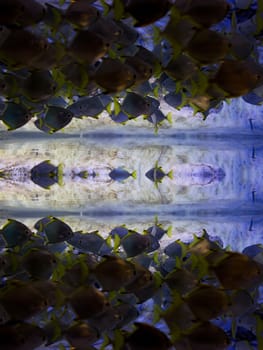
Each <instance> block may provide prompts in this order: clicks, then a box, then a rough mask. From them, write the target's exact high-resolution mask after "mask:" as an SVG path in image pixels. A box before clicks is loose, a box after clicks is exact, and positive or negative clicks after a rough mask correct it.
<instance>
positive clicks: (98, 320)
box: [89, 306, 121, 334]
mask: <svg viewBox="0 0 263 350" xmlns="http://www.w3.org/2000/svg"><path fill="white" fill-rule="evenodd" d="M120 319H121V315H120V314H119V312H118V311H117V310H116V308H115V307H112V306H109V307H108V308H107V309H106V310H105V311H104V312H103V313H101V314H99V315H97V316H94V317H92V318H90V319H89V325H90V326H91V327H93V328H95V329H96V330H97V331H98V333H99V334H102V333H103V332H108V331H111V330H113V329H115V328H116V327H117V324H118V322H119V321H120Z"/></svg>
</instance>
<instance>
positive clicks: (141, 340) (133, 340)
mask: <svg viewBox="0 0 263 350" xmlns="http://www.w3.org/2000/svg"><path fill="white" fill-rule="evenodd" d="M134 325H135V327H136V329H135V331H134V332H132V333H131V334H129V335H128V336H126V337H125V345H126V349H130V350H148V349H149V350H150V349H151V350H168V349H170V347H171V341H170V339H169V338H168V337H167V335H166V334H165V333H163V332H162V331H160V330H159V329H158V328H156V327H154V326H152V325H150V324H147V323H140V322H134Z"/></svg>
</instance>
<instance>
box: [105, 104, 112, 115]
mask: <svg viewBox="0 0 263 350" xmlns="http://www.w3.org/2000/svg"><path fill="white" fill-rule="evenodd" d="M111 107H112V103H111V102H110V103H109V104H108V105H107V106H106V108H105V109H106V111H107V112H108V114H111Z"/></svg>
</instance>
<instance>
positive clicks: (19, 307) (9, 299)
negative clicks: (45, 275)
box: [0, 280, 48, 321]
mask: <svg viewBox="0 0 263 350" xmlns="http://www.w3.org/2000/svg"><path fill="white" fill-rule="evenodd" d="M0 303H1V305H2V306H3V307H4V308H5V310H6V311H7V313H8V314H9V316H10V318H11V320H14V321H21V320H26V319H29V318H30V317H32V316H35V315H37V314H38V313H40V312H41V311H43V310H44V309H46V308H47V306H48V303H47V300H46V299H45V298H44V297H43V296H42V295H41V294H40V293H39V292H38V290H36V289H35V288H33V287H32V286H31V284H30V282H28V283H26V282H22V281H19V280H11V281H10V283H9V284H8V285H7V287H5V288H2V289H1V293H0Z"/></svg>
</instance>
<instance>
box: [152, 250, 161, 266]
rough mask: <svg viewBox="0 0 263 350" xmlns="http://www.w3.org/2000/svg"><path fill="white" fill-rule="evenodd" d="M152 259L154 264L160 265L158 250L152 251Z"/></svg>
mask: <svg viewBox="0 0 263 350" xmlns="http://www.w3.org/2000/svg"><path fill="white" fill-rule="evenodd" d="M153 261H154V263H155V264H156V265H160V261H159V252H154V254H153Z"/></svg>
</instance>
